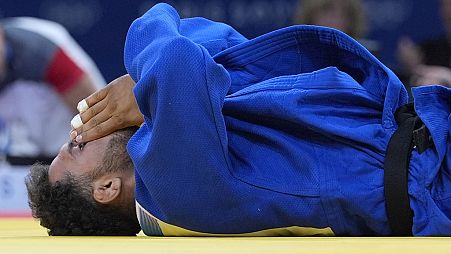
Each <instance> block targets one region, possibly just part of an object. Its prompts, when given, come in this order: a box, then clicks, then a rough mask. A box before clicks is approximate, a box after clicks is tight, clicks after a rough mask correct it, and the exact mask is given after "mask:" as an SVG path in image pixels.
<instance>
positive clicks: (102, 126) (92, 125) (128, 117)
mask: <svg viewBox="0 0 451 254" xmlns="http://www.w3.org/2000/svg"><path fill="white" fill-rule="evenodd" d="M134 86H135V82H134V81H133V80H132V79H131V78H130V76H129V75H124V76H122V77H119V78H117V79H115V80H113V81H112V82H111V83H109V84H108V85H107V86H106V87H104V88H102V89H101V90H99V91H97V92H95V93H93V94H91V95H90V96H89V97H88V98H86V99H85V101H86V104H87V106H88V108H87V109H83V108H81V112H80V114H79V116H80V118H81V122H82V124H81V126H73V128H76V129H73V130H72V131H71V133H70V138H71V140H73V141H75V142H76V143H85V142H88V141H91V140H94V139H98V138H101V137H104V136H106V135H108V134H110V133H113V132H114V131H116V130H119V129H122V128H126V127H130V126H139V125H141V124H142V123H143V121H144V118H143V116H142V114H141V112H140V111H139V108H138V104H137V103H136V99H135V97H134V95H133V87H134ZM79 110H80V109H79ZM77 116H78V115H77ZM77 116H75V117H74V119H76V118H77ZM75 122H77V121H75Z"/></svg>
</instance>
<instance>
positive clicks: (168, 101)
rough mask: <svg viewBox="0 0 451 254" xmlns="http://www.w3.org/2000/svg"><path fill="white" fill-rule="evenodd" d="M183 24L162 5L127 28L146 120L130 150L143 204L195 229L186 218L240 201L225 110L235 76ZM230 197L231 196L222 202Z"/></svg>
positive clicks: (128, 60) (129, 60) (128, 53)
mask: <svg viewBox="0 0 451 254" xmlns="http://www.w3.org/2000/svg"><path fill="white" fill-rule="evenodd" d="M179 22H180V19H179V17H178V14H177V13H176V11H175V10H174V9H173V8H172V7H170V6H168V5H165V4H159V5H157V6H155V7H153V8H152V9H151V10H150V11H149V12H147V13H146V14H145V15H144V16H143V17H141V18H140V19H138V20H136V21H135V22H134V23H133V24H132V25H131V28H130V30H129V32H128V35H127V40H126V45H125V65H126V68H127V71H128V73H129V74H130V75H131V77H132V78H133V79H134V80H135V81H136V82H137V84H136V87H135V89H134V93H135V97H136V100H137V102H138V105H139V108H140V110H141V112H142V114H143V115H144V118H145V124H144V125H143V126H142V127H141V128H140V130H139V131H138V132H137V133H136V134H135V135H134V136H133V137H132V139H131V140H130V142H129V144H128V151H129V153H130V155H131V158H132V160H133V163H134V165H135V172H136V178H137V190H136V192H137V200H138V202H144V203H145V206H146V208H147V209H150V210H151V211H152V213H153V214H154V215H155V216H158V218H160V219H162V220H165V221H168V220H170V221H171V222H174V223H176V224H178V225H186V226H190V224H191V226H192V225H194V224H196V223H201V222H200V221H196V222H194V221H193V220H192V221H191V222H190V221H188V220H186V218H193V217H195V216H194V214H196V216H199V217H203V215H202V214H203V213H205V215H206V216H207V215H208V213H209V212H208V211H211V210H218V211H224V210H226V209H227V207H229V208H233V207H238V205H237V204H232V203H233V202H241V201H238V199H239V198H237V199H234V198H231V197H234V196H235V195H237V192H236V190H234V187H233V186H232V184H231V183H230V182H229V180H228V179H229V178H230V172H229V170H228V167H229V160H228V158H227V136H226V129H225V124H224V119H223V115H222V112H221V110H222V106H223V101H224V98H225V95H226V93H227V91H228V88H229V86H230V78H229V75H228V73H227V72H226V70H225V69H224V68H223V67H222V66H221V65H219V64H217V63H215V62H214V61H213V59H212V57H211V56H210V54H209V52H208V51H207V50H206V49H205V48H204V47H203V46H200V45H198V44H196V43H194V42H193V41H192V40H190V39H188V38H187V37H184V36H182V35H181V34H180V32H179V25H180V23H179ZM143 193H145V194H143ZM146 193H147V194H149V195H148V196H147V197H143V195H144V196H145V195H146ZM224 195H225V196H227V197H228V201H224V200H221V197H222V196H224ZM201 206H202V207H204V208H205V209H203V210H202V211H201V210H200V207H201ZM236 214H237V213H235V215H236ZM193 219H194V218H193ZM194 227H195V226H194Z"/></svg>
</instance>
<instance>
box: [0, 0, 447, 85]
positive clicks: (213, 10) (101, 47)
mask: <svg viewBox="0 0 451 254" xmlns="http://www.w3.org/2000/svg"><path fill="white" fill-rule="evenodd" d="M167 2H168V3H170V4H172V5H174V6H175V7H176V8H177V9H178V10H179V11H180V13H181V15H182V16H183V17H191V16H204V17H207V18H210V19H213V20H216V21H223V22H226V23H228V24H230V25H232V26H233V27H235V28H236V29H237V30H239V31H240V32H241V33H243V34H244V35H245V36H246V37H248V38H252V37H255V36H258V35H260V34H263V33H265V32H268V31H271V30H273V29H276V28H280V27H284V26H287V25H291V24H292V16H293V14H294V11H295V9H296V5H297V1H296V0H245V1H240V0H210V1H205V0H184V1H174V0H172V1H167ZM364 2H365V7H366V9H367V13H368V20H369V27H370V30H369V33H368V38H370V39H373V40H377V41H378V42H379V45H380V48H381V50H380V53H379V58H380V59H381V60H382V61H383V62H384V63H385V64H387V65H389V66H391V67H396V58H395V49H396V44H397V40H398V38H399V37H400V36H403V35H408V36H410V37H411V38H413V39H414V40H415V41H423V40H425V39H428V38H432V37H436V36H438V35H440V34H441V33H443V28H442V26H441V24H440V17H439V15H438V11H437V6H438V0H430V1H424V0H366V1H364ZM155 3H157V1H148V0H147V1H143V0H133V1H111V0H41V1H30V0H2V1H1V2H0V16H1V17H11V16H34V17H40V18H45V19H50V20H54V21H57V22H59V23H61V24H63V25H64V26H65V27H66V28H68V30H69V31H70V33H71V34H72V35H73V36H74V37H75V39H76V40H77V41H78V42H79V43H80V45H81V46H82V47H83V48H84V49H85V50H86V51H87V52H88V54H90V55H91V57H92V58H93V59H94V60H95V61H96V63H97V64H98V66H99V68H100V70H101V71H102V73H103V74H104V76H105V78H106V79H107V80H112V79H114V78H116V77H117V76H119V75H122V74H123V73H124V72H125V70H124V67H123V61H122V54H123V44H124V40H125V35H126V33H127V29H128V27H129V25H130V23H131V22H132V21H133V20H134V19H135V18H137V17H138V16H139V15H141V14H142V13H144V12H145V11H146V10H147V9H148V8H149V7H151V6H152V5H153V4H155Z"/></svg>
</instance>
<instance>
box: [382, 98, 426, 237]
mask: <svg viewBox="0 0 451 254" xmlns="http://www.w3.org/2000/svg"><path fill="white" fill-rule="evenodd" d="M395 118H396V122H397V123H398V129H397V130H396V131H395V133H394V134H393V136H392V137H391V139H390V142H389V143H388V148H387V154H386V156H385V163H384V170H385V172H384V194H385V209H386V212H387V216H388V223H389V225H390V228H391V231H392V235H394V236H411V235H412V225H413V213H412V210H411V208H410V203H409V194H408V189H407V175H408V171H409V163H410V157H411V154H412V150H413V148H414V147H415V148H416V150H417V152H418V153H422V152H424V151H425V150H426V149H427V148H429V146H430V145H431V144H432V142H431V140H430V134H429V131H428V129H427V128H426V126H425V125H424V123H423V122H422V121H421V119H420V118H419V117H418V115H417V114H416V112H415V109H414V106H413V103H409V104H406V105H404V106H402V107H400V108H399V109H398V110H397V111H396V113H395Z"/></svg>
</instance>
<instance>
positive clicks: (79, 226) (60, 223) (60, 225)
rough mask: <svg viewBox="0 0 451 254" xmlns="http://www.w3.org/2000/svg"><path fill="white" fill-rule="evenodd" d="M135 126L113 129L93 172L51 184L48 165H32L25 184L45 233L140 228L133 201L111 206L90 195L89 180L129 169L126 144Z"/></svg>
mask: <svg viewBox="0 0 451 254" xmlns="http://www.w3.org/2000/svg"><path fill="white" fill-rule="evenodd" d="M135 131H136V128H127V129H123V130H120V131H118V132H115V133H113V134H112V135H113V137H112V138H111V139H110V141H109V143H108V145H107V149H106V152H105V155H104V156H103V159H102V163H101V165H100V166H98V167H97V168H96V169H95V170H94V172H96V173H95V174H93V175H88V176H81V177H74V176H72V175H70V174H69V175H67V176H66V177H65V179H64V180H62V181H57V182H56V183H54V184H52V183H50V181H49V174H48V170H49V166H48V165H42V164H35V165H33V167H32V169H31V171H30V173H29V174H28V176H27V178H26V180H25V184H26V186H27V190H28V203H29V205H30V208H31V210H32V213H33V217H35V218H37V219H39V220H40V224H41V226H43V227H46V228H47V229H48V234H49V235H54V236H56V235H136V234H137V233H138V232H139V231H140V230H141V228H140V226H139V223H138V220H137V218H136V215H135V212H134V210H135V208H134V205H130V204H123V205H122V206H120V207H118V206H115V207H112V206H111V205H110V206H108V205H103V204H100V203H97V202H96V201H95V200H94V199H93V197H92V191H93V189H92V181H93V180H94V179H95V178H96V177H97V176H101V175H103V174H105V173H108V172H112V171H114V170H118V169H119V170H123V169H124V170H133V164H132V162H131V159H130V157H129V156H128V154H127V151H126V147H125V146H126V144H127V141H128V140H129V139H130V137H131V136H132V135H133V133H134V132H135Z"/></svg>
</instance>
